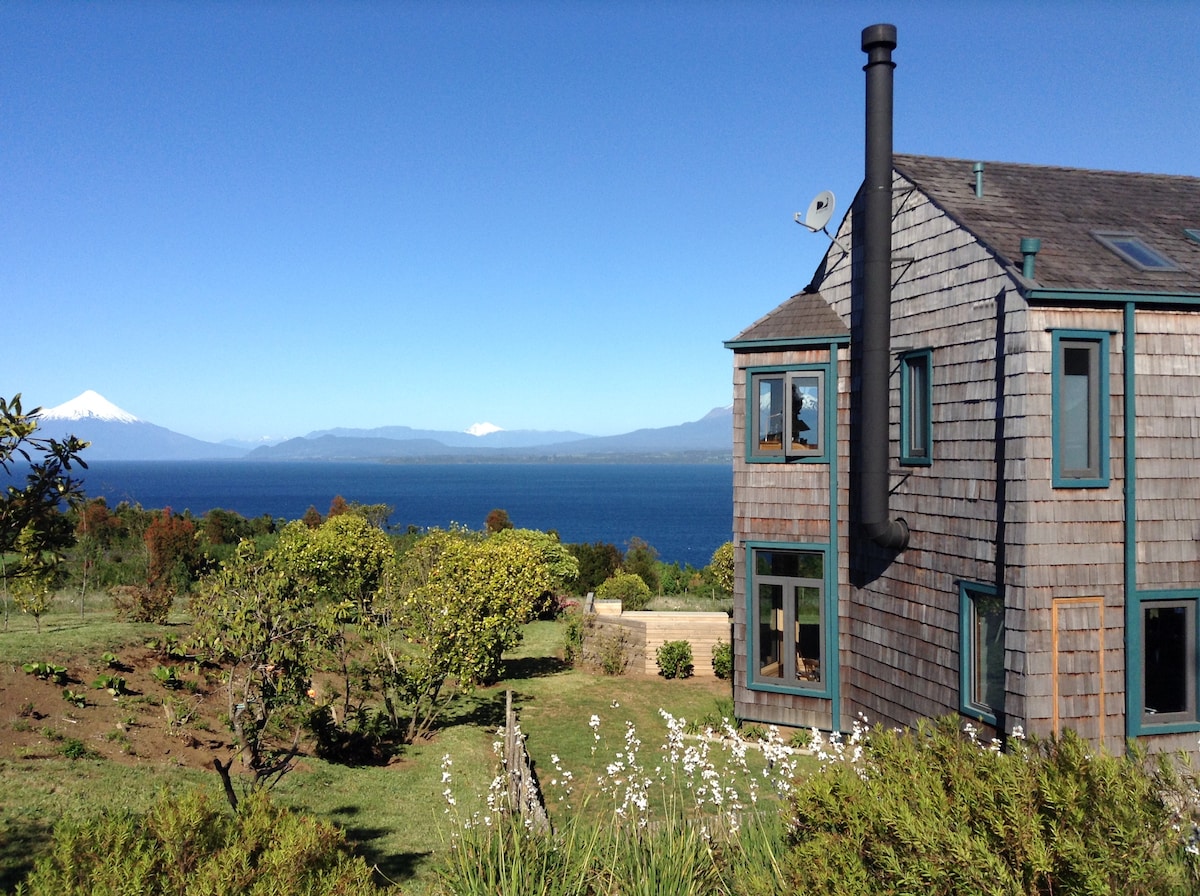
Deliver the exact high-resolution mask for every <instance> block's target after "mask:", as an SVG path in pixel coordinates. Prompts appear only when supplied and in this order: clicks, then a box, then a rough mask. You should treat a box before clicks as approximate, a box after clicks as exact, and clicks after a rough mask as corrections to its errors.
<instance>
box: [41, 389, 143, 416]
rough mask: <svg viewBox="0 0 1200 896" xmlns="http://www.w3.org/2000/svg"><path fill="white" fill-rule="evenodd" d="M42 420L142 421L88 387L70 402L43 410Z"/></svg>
mask: <svg viewBox="0 0 1200 896" xmlns="http://www.w3.org/2000/svg"><path fill="white" fill-rule="evenodd" d="M41 419H42V420H108V421H110V422H112V423H141V422H142V421H141V420H139V419H138V418H137V417H135V416H134V415H133V414H131V413H129V411H124V410H121V408H119V407H117V406H116V405H115V404H113V403H112V402H111V401H109V400H108V399H107V398H105V397H104V396H103V395H101V394H100V393H99V392H94V391H92V390H91V389H88V390H87V391H86V392H83V393H81V394H80V395H77V396H76V397H75V398H72V399H71V400H70V401H68V402H64V403H63V404H60V405H57V406H56V407H52V408H47V409H46V410H44V411H42V414H41Z"/></svg>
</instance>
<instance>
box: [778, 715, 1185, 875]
mask: <svg viewBox="0 0 1200 896" xmlns="http://www.w3.org/2000/svg"><path fill="white" fill-rule="evenodd" d="M851 740H852V742H853V743H852V745H848V744H844V743H841V742H838V741H836V740H835V741H833V742H832V743H831V744H825V743H824V742H819V743H817V744H816V749H817V750H818V752H819V754H820V755H821V756H822V758H824V759H825V760H826V761H827V766H826V767H825V768H824V769H823V770H822V772H821V773H819V774H815V775H812V776H810V777H808V778H806V779H804V780H803V781H801V782H800V783H799V785H798V787H797V790H796V793H795V796H794V799H793V807H794V811H793V817H792V820H791V826H790V836H789V839H790V850H789V855H788V858H787V862H786V866H787V871H788V882H789V884H790V885H792V886H793V887H794V888H795V890H796V891H797V892H805V893H812V894H830V896H833V894H836V896H857V894H863V896H867V894H876V893H933V894H948V896H951V894H962V896H967V894H970V896H1026V894H1028V896H1037V894H1051V893H1052V894H1056V896H1085V894H1086V896H1099V894H1106V896H1138V894H1145V896H1150V894H1155V896H1173V894H1178V896H1183V894H1191V893H1196V892H1197V891H1198V890H1200V863H1198V859H1197V852H1196V833H1195V832H1196V828H1195V822H1196V817H1195V811H1196V808H1197V805H1196V801H1195V800H1196V792H1195V787H1194V785H1195V781H1194V779H1193V777H1192V776H1191V774H1190V772H1189V771H1188V770H1187V769H1186V768H1185V769H1184V770H1183V771H1182V772H1181V770H1180V768H1179V767H1178V766H1176V765H1175V764H1173V758H1172V757H1169V756H1163V755H1159V756H1155V757H1153V758H1151V757H1148V756H1147V755H1146V753H1145V752H1144V751H1142V750H1141V749H1140V748H1138V747H1136V746H1133V747H1131V750H1130V752H1129V754H1128V755H1127V756H1125V757H1114V756H1112V755H1110V754H1108V753H1105V752H1103V751H1099V750H1095V749H1093V748H1092V747H1089V746H1088V745H1087V744H1086V743H1084V742H1083V741H1082V740H1081V739H1080V738H1079V737H1078V736H1077V735H1076V734H1074V733H1073V732H1071V731H1067V732H1066V733H1065V734H1064V735H1063V736H1062V737H1061V738H1058V739H1052V740H1047V741H1037V742H1029V743H1027V742H1025V741H1023V740H1021V739H1018V738H1010V739H1009V742H1008V749H1007V750H1001V749H1000V745H999V743H994V744H991V745H988V744H983V743H980V742H979V741H977V740H976V739H975V731H974V730H973V729H971V728H970V727H968V729H967V731H966V734H965V735H964V734H962V733H960V732H959V730H958V722H957V720H956V719H953V718H948V719H943V720H941V721H939V722H937V723H922V724H920V725H919V726H918V727H917V728H916V730H915V731H912V732H900V731H896V730H891V731H885V730H882V729H876V730H874V731H873V732H871V735H870V737H869V738H866V737H864V738H862V739H858V732H856V734H855V736H854V737H853V738H852V739H851ZM848 747H849V748H848Z"/></svg>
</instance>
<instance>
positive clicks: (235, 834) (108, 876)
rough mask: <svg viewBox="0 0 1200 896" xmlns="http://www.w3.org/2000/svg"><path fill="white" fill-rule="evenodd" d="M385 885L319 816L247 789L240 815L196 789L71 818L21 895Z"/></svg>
mask: <svg viewBox="0 0 1200 896" xmlns="http://www.w3.org/2000/svg"><path fill="white" fill-rule="evenodd" d="M380 892H382V891H381V890H380V889H379V888H377V887H376V886H375V884H374V883H373V882H372V880H371V870H370V869H369V868H368V867H367V865H366V864H365V863H364V862H363V861H362V860H361V859H358V858H354V857H352V856H351V855H350V854H349V851H348V849H347V847H346V842H345V838H344V836H343V835H342V834H341V832H339V831H338V830H337V829H336V828H334V827H332V826H331V825H328V824H326V823H324V822H320V821H317V820H316V819H314V818H311V817H308V816H304V815H301V814H298V813H292V812H287V811H285V810H282V809H277V808H275V807H274V806H272V805H271V803H270V802H269V801H268V799H267V797H266V795H265V794H264V793H256V794H253V795H251V796H249V797H247V798H246V799H245V800H244V801H243V802H242V804H241V808H240V809H239V811H238V812H237V813H236V814H234V813H232V812H230V811H229V808H228V807H227V806H225V805H224V803H219V802H218V801H217V800H214V799H211V798H209V797H207V796H206V795H205V794H204V793H202V792H199V791H197V792H192V793H189V794H185V795H183V796H182V797H180V796H177V795H166V794H164V795H163V796H161V797H160V798H159V799H158V800H157V801H156V802H155V804H154V806H153V807H152V808H151V809H150V811H149V812H148V813H147V814H146V815H145V816H144V817H142V816H137V815H134V814H133V813H129V812H123V811H114V812H111V813H106V814H103V815H100V816H97V817H95V818H92V819H89V820H78V819H69V820H66V821H64V822H62V823H61V824H59V825H58V827H56V828H55V830H54V837H53V842H52V843H51V847H50V852H49V854H47V855H45V856H43V857H42V858H40V859H39V860H38V861H37V864H36V865H35V866H34V870H33V871H32V872H31V873H30V875H29V877H28V878H27V879H26V881H25V883H24V885H23V886H22V888H21V889H19V890H18V893H23V894H27V896H89V894H94V893H147V894H156V896H176V894H178V896H183V894H187V896H225V894H230V896H232V894H239V896H241V894H247V896H266V894H272V896H293V894H295V896H300V894H305V896H317V894H322V896H324V894H330V896H332V894H339V896H367V894H377V893H380Z"/></svg>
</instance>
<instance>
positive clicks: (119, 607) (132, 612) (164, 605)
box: [109, 585, 175, 625]
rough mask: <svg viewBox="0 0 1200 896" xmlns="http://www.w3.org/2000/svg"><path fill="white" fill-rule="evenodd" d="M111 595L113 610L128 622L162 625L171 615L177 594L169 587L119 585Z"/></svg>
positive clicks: (112, 590)
mask: <svg viewBox="0 0 1200 896" xmlns="http://www.w3.org/2000/svg"><path fill="white" fill-rule="evenodd" d="M109 593H110V594H111V595H112V599H113V609H114V610H116V611H117V615H118V616H119V617H120V618H121V619H124V620H126V621H128V622H153V623H155V624H157V625H162V624H163V623H165V622H166V621H167V617H168V616H170V614H171V605H172V604H173V603H174V601H175V592H174V591H172V590H171V589H170V588H167V587H165V586H164V587H158V588H151V587H149V586H147V585H117V586H115V587H113V588H112V589H111V590H110V591H109Z"/></svg>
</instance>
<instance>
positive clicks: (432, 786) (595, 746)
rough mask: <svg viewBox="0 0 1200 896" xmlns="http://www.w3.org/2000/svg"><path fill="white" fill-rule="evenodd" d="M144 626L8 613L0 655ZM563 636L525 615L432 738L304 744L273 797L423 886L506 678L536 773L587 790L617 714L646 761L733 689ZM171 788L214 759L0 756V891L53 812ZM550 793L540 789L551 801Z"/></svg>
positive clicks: (479, 790) (488, 751)
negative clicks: (566, 656)
mask: <svg viewBox="0 0 1200 896" xmlns="http://www.w3.org/2000/svg"><path fill="white" fill-rule="evenodd" d="M150 628H152V629H154V630H156V631H159V632H161V631H162V629H161V628H156V629H155V627H150ZM171 628H176V626H175V625H173V626H171ZM178 630H179V631H180V632H181V636H182V634H184V633H185V632H186V628H185V626H184V625H182V624H179V625H178ZM146 634H147V632H146V631H144V630H143V629H142V628H141V627H137V626H130V625H126V624H122V623H118V622H115V621H113V620H112V619H111V618H110V617H108V616H107V615H105V614H103V613H99V612H97V613H89V614H88V615H87V616H85V618H84V619H83V620H82V621H80V620H79V616H78V612H77V611H76V612H75V614H74V615H72V614H71V613H62V614H58V615H55V616H51V617H47V618H43V620H42V633H41V634H37V633H36V632H35V631H34V626H33V620H29V619H25V618H23V617H16V616H14V617H13V618H12V619H11V620H10V628H9V630H8V631H7V632H3V633H0V663H3V664H5V665H9V664H12V665H18V664H20V663H22V662H29V661H31V660H33V659H49V660H54V661H63V662H66V661H67V660H69V659H71V658H72V657H78V656H82V655H89V656H95V655H99V654H100V653H102V652H104V651H106V650H114V651H115V650H118V649H120V648H122V647H123V646H124V645H127V644H131V643H137V642H139V641H140V640H142V639H143V638H144V637H145V636H146ZM561 645H562V630H561V626H560V625H559V624H558V623H556V622H537V623H533V624H531V625H530V626H528V627H527V629H526V636H525V642H524V643H523V644H522V645H521V647H520V648H519V649H518V650H516V651H514V652H513V653H512V654H511V655H510V656H509V657H507V658H506V668H505V672H506V680H505V681H503V682H500V683H499V684H497V685H495V686H493V687H489V688H486V689H481V690H478V691H476V692H475V693H474V694H472V695H470V696H467V697H463V698H462V699H461V700H460V701H459V702H458V704H456V706H455V707H454V708H453V711H452V715H451V716H450V717H448V718H447V719H445V724H444V725H443V727H442V728H441V729H440V730H439V731H438V732H437V734H436V736H435V737H434V738H433V739H431V740H429V741H424V742H419V743H416V744H413V745H410V746H408V747H405V748H404V750H403V751H402V753H401V754H400V755H399V757H398V758H397V759H396V760H395V761H393V762H392V763H390V764H389V765H387V766H385V767H358V768H351V767H347V766H342V765H337V764H333V763H329V762H324V761H322V760H319V759H316V758H314V757H305V758H304V759H303V761H302V762H301V763H300V766H299V767H298V768H297V769H296V770H295V771H293V772H292V773H290V774H288V775H287V776H285V777H284V778H283V779H282V781H281V782H280V783H279V785H278V786H277V787H276V790H275V797H276V799H277V800H278V801H279V802H281V803H283V804H286V805H290V806H294V807H297V808H300V809H303V810H305V811H309V812H311V813H313V814H315V815H317V816H320V817H323V818H326V819H329V820H331V821H333V822H334V823H336V824H337V825H338V826H340V827H342V828H343V829H345V830H346V832H347V834H348V836H349V838H350V839H351V840H352V841H353V842H354V843H356V844H357V846H358V848H359V850H360V851H361V852H362V854H363V855H364V856H365V857H366V858H367V860H368V861H369V862H371V863H373V864H375V865H377V866H378V868H379V870H380V872H381V873H382V874H383V875H384V876H386V877H387V878H388V879H389V880H392V881H394V882H397V883H399V884H401V885H402V888H403V892H405V893H417V894H421V893H427V892H431V890H430V887H431V883H432V877H431V874H430V861H429V860H430V857H431V856H432V854H434V853H435V852H436V851H438V850H439V849H442V848H443V847H444V845H445V843H446V842H447V839H448V837H449V834H450V830H451V824H452V822H451V818H450V816H449V815H448V814H447V812H446V809H447V803H446V800H445V798H444V796H443V790H444V789H445V787H446V784H445V783H443V780H442V757H443V756H445V755H449V756H451V757H452V761H453V765H452V775H453V787H454V791H455V795H456V797H457V798H458V800H459V803H458V806H457V807H456V810H457V812H458V814H459V815H460V816H461V815H463V814H470V813H471V812H472V811H474V810H475V809H478V808H481V807H482V805H483V803H482V799H483V796H484V794H485V792H486V790H487V787H488V784H489V783H490V781H491V779H492V777H493V775H494V774H495V770H496V759H495V756H494V754H493V750H492V744H493V742H494V741H495V740H496V731H497V728H498V727H499V726H500V725H501V724H502V722H503V713H504V704H505V693H506V691H507V690H509V689H511V690H512V691H513V699H514V705H515V706H516V707H517V710H518V713H519V718H520V724H521V727H522V730H523V731H524V733H525V734H526V736H527V746H528V749H529V752H530V754H531V756H532V757H533V760H534V763H535V768H536V769H537V770H538V771H539V773H540V776H541V778H542V779H543V782H545V781H547V780H548V778H549V777H550V776H551V775H552V774H553V770H552V767H551V765H552V764H551V756H552V755H557V756H558V757H559V758H560V761H561V764H562V766H563V767H565V768H567V769H569V770H571V771H572V772H573V774H574V776H575V780H576V781H577V782H579V786H580V788H581V789H582V790H584V791H586V790H587V789H589V788H593V789H594V787H595V782H596V779H597V777H598V776H599V775H601V774H603V770H604V766H605V764H606V763H607V762H609V761H611V760H612V757H613V755H614V753H615V752H617V751H620V750H623V749H624V737H625V733H626V724H627V722H629V723H632V724H633V725H634V726H635V728H636V731H637V734H638V737H639V738H640V739H641V741H642V743H643V745H644V746H643V747H642V756H643V762H644V763H645V764H646V765H647V766H651V767H652V766H653V765H654V764H655V760H654V756H655V755H656V754H657V753H658V751H659V746H660V745H661V744H662V743H663V742H664V739H665V737H666V732H667V728H666V724H665V722H664V720H663V719H662V718H661V717H660V715H659V710H660V709H665V710H667V711H668V712H670V713H671V714H672V715H674V716H676V717H684V718H687V719H689V720H697V721H698V720H700V719H703V718H704V717H706V716H707V717H714V716H716V715H717V709H718V703H717V701H718V700H720V699H722V698H728V697H729V695H730V688H729V683H728V682H722V681H718V680H716V679H713V678H711V677H704V678H691V679H685V680H664V679H661V678H655V677H647V676H622V677H607V676H602V675H598V674H592V673H587V672H583V671H580V670H575V669H570V668H567V667H565V666H564V665H563V664H562V662H561V661H560V660H559V659H558V656H559V654H560V648H561ZM593 715H596V716H599V718H600V720H601V721H600V726H599V732H600V734H601V740H600V742H599V743H597V741H596V740H595V738H594V736H593V731H592V728H591V727H589V720H590V719H591V717H592V716H593ZM16 724H17V720H15V719H8V718H4V719H0V726H3V727H2V728H0V733H3V732H5V731H6V730H10V729H11V728H12V727H13V726H14V725H16ZM177 787H203V788H207V789H209V790H211V791H213V792H214V793H219V792H220V781H219V778H218V776H217V774H216V773H215V772H212V771H205V770H203V769H200V768H196V767H194V766H193V767H190V768H183V767H173V766H172V764H171V762H170V760H169V758H168V760H166V761H157V760H156V761H151V760H149V759H147V760H145V761H136V762H121V763H118V762H114V761H109V760H96V759H77V760H70V759H66V758H61V757H59V756H57V755H56V756H54V757H53V758H51V757H40V758H21V757H20V756H17V757H14V758H7V759H2V760H0V891H10V890H11V889H13V888H14V887H15V885H16V883H17V882H18V881H19V880H20V879H21V877H22V876H23V874H24V873H25V872H26V871H27V870H28V868H29V866H30V863H31V861H32V857H33V856H34V854H36V853H37V852H38V851H39V850H40V849H43V848H44V847H45V845H46V843H47V834H48V833H49V831H50V829H51V827H52V825H53V823H54V822H55V820H56V819H58V818H60V817H62V816H64V815H68V814H78V813H90V812H97V811H100V810H101V809H102V808H104V807H112V806H119V807H124V808H129V809H133V810H138V809H141V808H143V807H145V806H146V805H147V804H148V803H149V802H150V801H151V800H152V799H153V797H154V796H155V795H156V794H157V793H158V792H160V791H161V790H162V789H163V788H177ZM552 799H553V797H552V795H550V794H548V795H547V800H548V802H550V809H551V813H552V814H553V813H554V811H555V808H554V804H553V802H552ZM472 803H474V805H472Z"/></svg>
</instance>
